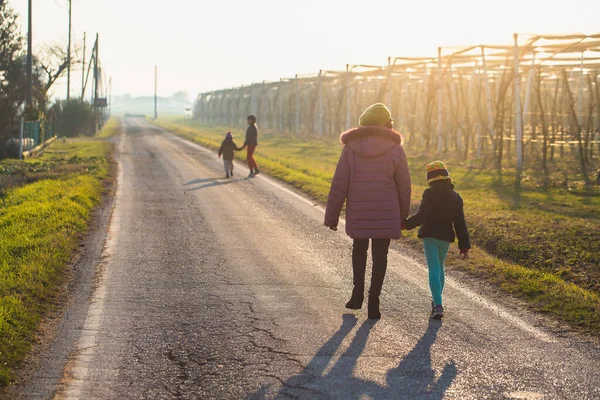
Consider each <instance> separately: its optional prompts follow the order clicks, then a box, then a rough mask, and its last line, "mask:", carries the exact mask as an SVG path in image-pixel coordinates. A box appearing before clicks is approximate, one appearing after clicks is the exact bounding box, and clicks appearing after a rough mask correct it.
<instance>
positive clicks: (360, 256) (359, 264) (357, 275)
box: [346, 239, 369, 310]
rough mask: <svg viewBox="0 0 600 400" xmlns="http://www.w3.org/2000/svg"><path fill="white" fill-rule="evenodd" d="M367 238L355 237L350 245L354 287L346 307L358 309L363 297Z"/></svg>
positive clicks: (360, 306)
mask: <svg viewBox="0 0 600 400" xmlns="http://www.w3.org/2000/svg"><path fill="white" fill-rule="evenodd" d="M368 249H369V239H355V240H354V243H353V245H352V276H353V279H352V281H353V283H354V287H353V288H352V297H351V298H350V301H348V302H347V303H346V308H349V309H351V310H360V309H361V308H362V304H363V301H364V299H365V269H366V268H367V250H368Z"/></svg>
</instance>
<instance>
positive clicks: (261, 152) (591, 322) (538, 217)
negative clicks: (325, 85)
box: [152, 118, 600, 334]
mask: <svg viewBox="0 0 600 400" xmlns="http://www.w3.org/2000/svg"><path fill="white" fill-rule="evenodd" d="M152 122H153V123H155V124H157V125H159V126H161V127H163V128H165V129H168V130H170V131H172V132H173V133H175V134H177V135H179V136H181V137H184V138H186V139H189V140H191V141H194V142H196V143H199V144H201V145H203V146H206V147H208V148H212V149H217V148H218V147H219V145H220V143H221V141H222V139H223V137H224V135H225V132H227V131H228V130H231V132H232V134H233V135H234V140H237V144H238V145H241V143H243V140H244V132H243V131H241V130H235V129H234V130H232V129H230V128H225V127H213V126H206V125H202V124H199V123H198V122H196V121H193V120H189V119H183V118H159V119H158V120H156V121H152ZM340 150H341V145H340V144H339V143H337V142H336V141H332V140H317V139H312V140H300V139H295V138H292V137H287V136H277V135H269V134H261V135H260V137H259V146H258V148H257V152H256V157H255V158H256V160H257V163H258V164H259V166H260V168H261V170H263V171H265V172H267V173H269V174H270V175H271V176H273V177H275V178H278V179H281V180H282V181H284V182H287V183H289V184H291V185H293V186H295V187H296V188H298V189H300V190H302V191H303V192H305V193H307V194H308V195H310V196H311V197H312V198H314V199H315V200H317V201H319V202H321V203H325V202H326V200H327V194H328V191H329V184H330V182H331V177H332V176H333V172H334V170H335V165H336V163H337V160H338V158H339V154H340ZM407 152H408V153H409V157H408V158H409V167H410V170H411V176H412V178H413V204H412V207H413V209H414V210H416V208H417V207H418V204H419V201H420V196H421V193H422V191H423V190H424V189H425V187H426V181H425V177H424V175H425V174H424V172H423V171H424V166H425V164H426V163H428V162H430V161H433V160H432V159H429V158H427V157H423V156H411V155H410V150H407ZM449 168H450V173H451V175H452V176H453V178H454V180H455V181H456V182H457V190H458V191H459V192H460V193H461V195H462V197H463V198H464V199H465V212H466V215H467V222H468V224H469V228H470V231H471V236H472V241H473V243H474V245H475V246H474V248H473V251H472V256H471V257H470V259H469V260H468V261H467V262H463V261H460V260H459V259H458V257H456V254H455V253H456V252H454V253H452V254H451V255H450V256H449V258H448V262H447V264H448V266H449V267H451V268H457V269H461V270H464V271H467V272H468V273H469V274H471V275H475V276H477V277H480V278H484V279H486V280H487V281H489V282H491V283H493V284H495V285H497V286H499V287H500V288H501V289H502V290H504V291H505V292H507V293H510V294H511V295H513V296H515V297H518V298H521V299H525V300H527V301H528V302H529V303H530V304H531V305H532V306H534V307H535V309H536V310H539V311H541V312H547V313H550V314H552V315H555V316H556V317H558V318H560V320H562V321H564V322H567V323H569V324H571V325H572V326H576V327H579V328H583V329H584V330H586V331H587V332H590V333H594V334H600V297H599V294H600V230H599V229H598V228H597V227H598V223H599V222H600V191H599V190H598V189H597V188H595V189H592V190H588V191H584V190H569V189H559V188H553V189H542V188H541V187H540V185H539V183H538V182H537V181H536V180H535V179H526V180H525V181H524V182H523V185H522V188H521V190H519V191H517V190H516V189H514V187H513V186H512V182H513V181H514V177H513V176H512V175H511V172H510V171H505V172H504V174H503V175H501V176H499V175H498V174H497V172H495V171H493V170H482V169H471V168H468V167H461V166H454V165H452V164H450V165H449ZM505 182H511V183H509V184H505ZM403 241H405V242H406V243H408V244H410V245H411V246H413V247H415V248H418V249H420V246H421V244H420V241H419V240H418V239H417V237H416V231H412V232H410V233H408V235H407V236H406V237H405V238H404V239H403Z"/></svg>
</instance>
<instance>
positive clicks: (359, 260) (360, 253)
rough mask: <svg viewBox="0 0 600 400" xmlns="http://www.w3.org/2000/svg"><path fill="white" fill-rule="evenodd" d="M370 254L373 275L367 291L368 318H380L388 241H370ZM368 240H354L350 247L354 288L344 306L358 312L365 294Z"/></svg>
mask: <svg viewBox="0 0 600 400" xmlns="http://www.w3.org/2000/svg"><path fill="white" fill-rule="evenodd" d="M371 241H372V245H371V253H372V256H373V273H372V274H371V288H370V289H369V306H368V311H369V318H370V319H377V318H381V313H380V312H379V295H380V294H381V287H382V286H383V279H384V278H385V271H386V269H387V258H388V249H389V247H390V239H371ZM368 250H369V239H354V244H353V245H352V271H353V274H354V288H353V289H352V298H351V299H350V301H349V302H348V303H347V304H346V307H347V308H350V309H354V310H358V309H360V308H361V307H362V303H363V300H364V292H365V270H366V269H367V251H368Z"/></svg>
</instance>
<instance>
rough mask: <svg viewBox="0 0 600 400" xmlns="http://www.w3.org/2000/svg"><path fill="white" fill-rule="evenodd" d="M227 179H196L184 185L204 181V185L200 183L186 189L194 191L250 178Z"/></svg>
mask: <svg viewBox="0 0 600 400" xmlns="http://www.w3.org/2000/svg"><path fill="white" fill-rule="evenodd" d="M225 179H226V178H206V179H195V180H193V181H190V182H188V183H185V184H184V185H183V186H190V185H197V184H199V183H204V184H203V185H200V186H196V187H192V188H186V189H185V191H186V192H193V191H195V190H200V189H205V188H208V187H213V186H221V185H229V184H230V183H235V182H242V181H246V180H248V179H250V178H242V179H230V180H225Z"/></svg>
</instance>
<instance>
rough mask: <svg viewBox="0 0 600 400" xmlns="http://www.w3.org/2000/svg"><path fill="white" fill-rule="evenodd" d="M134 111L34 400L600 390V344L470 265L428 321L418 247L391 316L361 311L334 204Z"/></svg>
mask: <svg viewBox="0 0 600 400" xmlns="http://www.w3.org/2000/svg"><path fill="white" fill-rule="evenodd" d="M124 125H125V127H126V133H125V134H124V135H122V136H121V137H119V139H118V145H117V149H118V153H117V159H118V162H119V176H118V190H117V193H116V199H115V205H114V210H113V213H112V217H111V219H110V228H109V230H108V233H107V238H106V243H105V245H104V250H103V254H102V257H101V258H100V260H98V261H99V263H98V264H94V268H95V269H97V276H96V280H95V285H94V289H93V292H92V295H91V297H90V298H89V300H88V299H84V301H83V302H80V303H78V304H79V307H80V309H81V307H83V309H82V310H83V311H81V310H80V312H79V314H80V315H79V316H78V313H77V312H76V311H72V312H69V311H68V310H67V316H66V317H65V318H66V320H70V321H71V322H70V323H64V324H63V325H61V327H60V328H59V332H58V335H57V343H59V344H57V345H55V346H54V347H53V348H52V349H51V351H50V352H49V354H48V355H47V356H46V357H45V359H44V361H43V362H42V367H41V368H40V370H39V371H38V372H37V373H36V374H35V376H34V378H33V379H32V380H31V382H30V383H29V384H28V386H27V387H25V388H24V389H23V391H22V396H23V397H25V398H59V399H62V398H73V399H129V398H132V399H136V398H147V399H170V398H182V399H244V398H248V399H271V398H281V399H288V398H290V399H295V398H301V399H303V398H306V399H329V398H331V399H421V398H422V399H438V398H451V399H485V398H490V399H505V398H506V399H559V398H561V399H562V398H568V399H586V398H600V349H599V348H598V347H596V346H595V345H593V344H590V343H588V342H586V341H585V340H583V339H578V338H575V337H572V335H556V334H554V333H552V332H551V331H549V330H546V329H544V328H543V327H540V326H539V324H538V323H537V322H536V321H539V319H538V318H537V317H535V316H532V315H530V314H529V313H528V312H525V311H516V310H515V309H513V308H512V307H511V306H500V305H498V304H497V303H496V302H495V301H494V300H493V299H491V298H486V297H483V296H481V295H479V294H476V293H475V291H473V290H471V289H469V288H468V287H467V285H465V284H461V283H460V282H459V281H460V279H456V275H453V274H451V275H452V276H450V278H449V279H448V281H447V284H446V285H447V286H446V290H445V303H446V309H447V313H446V318H445V319H444V321H443V322H439V321H431V320H429V318H428V313H429V301H430V300H429V291H428V286H427V276H426V268H425V266H424V265H423V264H422V263H421V262H419V261H415V259H414V258H411V257H410V256H409V255H407V254H409V253H410V252H409V251H407V250H405V249H403V247H402V245H401V244H394V245H393V249H392V251H391V252H390V257H389V268H388V275H387V277H386V282H385V284H384V290H383V294H382V314H383V318H382V319H381V320H380V321H379V322H377V323H373V322H370V321H368V320H367V319H366V305H365V306H364V310H363V311H362V312H356V313H354V314H353V313H347V312H346V310H345V309H344V307H343V306H344V304H345V302H346V301H347V300H348V298H349V295H350V291H351V282H352V276H351V266H350V250H351V242H350V240H349V239H348V238H347V237H346V236H345V234H344V233H343V226H342V229H340V231H339V232H332V231H330V230H329V229H327V228H325V227H324V226H323V225H322V221H323V210H322V208H320V207H317V206H315V205H314V204H312V203H311V202H310V201H308V200H305V199H303V198H302V197H300V196H298V195H297V194H295V193H294V192H292V191H290V190H289V189H286V188H285V187H283V186H282V185H280V184H278V183H275V182H274V181H273V180H271V179H269V178H268V177H265V176H258V177H255V178H250V179H249V178H246V175H247V173H248V170H247V169H245V168H243V167H242V165H241V164H239V165H237V166H236V171H235V176H234V178H233V179H229V180H226V179H224V172H223V168H222V161H221V160H219V159H217V157H216V154H215V153H214V152H208V151H206V150H204V149H202V148H200V147H199V146H196V145H194V144H191V143H189V142H186V141H184V140H182V139H180V138H177V137H176V136H174V135H172V134H170V133H168V132H165V131H162V130H160V129H158V128H155V127H152V126H151V125H149V124H147V123H146V122H144V121H141V120H134V119H128V120H125V121H124ZM238 140H240V141H241V140H242V139H241V138H238ZM238 154H240V153H238ZM453 249H454V250H453V251H456V250H455V247H453ZM74 307H75V306H74ZM75 308H76V307H75ZM536 325H537V326H536ZM561 336H563V337H561ZM565 336H566V337H565ZM61 352H62V353H61ZM60 354H67V357H61V356H60Z"/></svg>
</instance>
